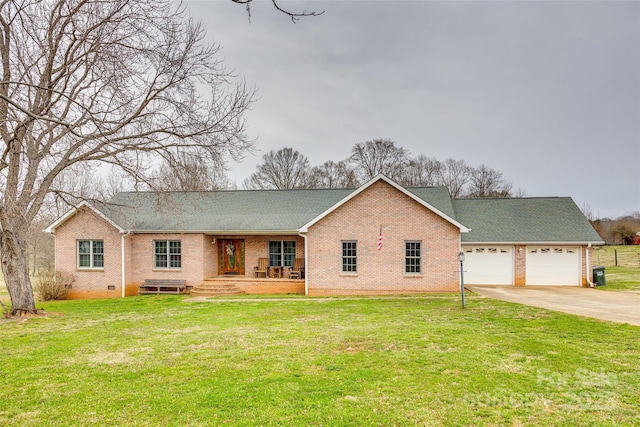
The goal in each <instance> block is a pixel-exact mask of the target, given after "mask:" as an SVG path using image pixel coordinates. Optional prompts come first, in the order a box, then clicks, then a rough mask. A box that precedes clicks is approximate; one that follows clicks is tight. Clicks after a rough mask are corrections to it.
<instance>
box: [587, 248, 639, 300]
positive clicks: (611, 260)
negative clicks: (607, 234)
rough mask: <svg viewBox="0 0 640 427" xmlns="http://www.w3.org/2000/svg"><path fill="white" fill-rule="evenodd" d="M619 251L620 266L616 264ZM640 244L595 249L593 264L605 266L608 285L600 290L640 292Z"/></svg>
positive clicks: (600, 287)
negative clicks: (616, 254)
mask: <svg viewBox="0 0 640 427" xmlns="http://www.w3.org/2000/svg"><path fill="white" fill-rule="evenodd" d="M615 252H617V253H618V266H617V267H616V265H615ZM639 254H640V246H600V247H596V248H595V249H594V251H593V259H592V264H593V265H594V266H596V265H599V266H604V267H605V272H604V273H605V280H606V282H607V284H606V286H599V287H598V288H597V289H599V290H609V291H639V292H640V255H639Z"/></svg>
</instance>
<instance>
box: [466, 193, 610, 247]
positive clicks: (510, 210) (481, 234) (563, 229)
mask: <svg viewBox="0 0 640 427" xmlns="http://www.w3.org/2000/svg"><path fill="white" fill-rule="evenodd" d="M453 207H454V210H455V213H456V219H457V220H458V221H460V222H461V223H463V224H464V225H466V226H467V227H469V228H471V231H470V232H469V233H463V234H462V242H463V243H471V242H474V243H475V242H478V243H481V242H492V243H493V242H495V243H498V242H505V243H507V242H508V243H515V242H523V243H532V242H549V243H551V242H566V243H571V242H575V243H603V242H602V239H601V238H600V236H599V235H598V233H596V231H595V230H594V229H593V227H592V226H591V224H590V223H589V221H588V220H587V219H586V218H585V216H584V215H583V214H582V212H581V211H580V209H579V208H578V207H577V206H576V204H575V203H574V201H573V200H572V199H571V198H570V197H541V198H517V199H515V198H514V199H455V200H453Z"/></svg>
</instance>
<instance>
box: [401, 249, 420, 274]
mask: <svg viewBox="0 0 640 427" xmlns="http://www.w3.org/2000/svg"><path fill="white" fill-rule="evenodd" d="M421 260H422V256H421V251H420V242H404V272H405V273H420V272H421V270H420V266H421V264H422V262H421Z"/></svg>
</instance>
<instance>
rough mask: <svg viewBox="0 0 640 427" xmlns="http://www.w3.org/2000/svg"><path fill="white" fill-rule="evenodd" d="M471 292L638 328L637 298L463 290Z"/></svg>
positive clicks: (588, 292)
mask: <svg viewBox="0 0 640 427" xmlns="http://www.w3.org/2000/svg"><path fill="white" fill-rule="evenodd" d="M465 288H467V289H469V290H470V291H472V292H475V293H477V294H480V295H482V296H485V297H489V298H494V299H498V300H502V301H509V302H515V303H520V304H525V305H531V306H534V307H540V308H546V309H549V310H555V311H561V312H563V313H570V314H577V315H579V316H586V317H593V318H594V319H600V320H608V321H610V322H617V323H629V324H631V325H638V326H640V294H636V293H630V292H608V291H600V290H595V289H591V288H579V287H561V286H528V287H525V288H516V287H513V286H477V285H471V286H465Z"/></svg>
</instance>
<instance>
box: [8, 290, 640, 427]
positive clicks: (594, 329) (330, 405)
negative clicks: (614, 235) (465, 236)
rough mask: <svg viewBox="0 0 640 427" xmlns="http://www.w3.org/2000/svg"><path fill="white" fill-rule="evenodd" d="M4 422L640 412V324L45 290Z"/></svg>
mask: <svg viewBox="0 0 640 427" xmlns="http://www.w3.org/2000/svg"><path fill="white" fill-rule="evenodd" d="M38 305H39V307H40V306H41V307H42V308H45V309H46V310H47V311H49V312H60V313H62V314H60V315H59V316H50V317H48V318H32V319H29V320H26V321H15V320H11V321H7V320H5V321H2V322H1V323H0V346H1V349H0V350H1V351H0V394H1V395H0V425H23V426H35V425H38V426H40V425H46V426H69V425H72V426H90V425H101V426H102V425H121V426H122V425H124V426H127V425H136V426H176V425H180V426H182V425H189V426H205V425H216V426H217V425H225V424H226V425H241V426H256V425H265V426H270V425H286V426H296V425H304V426H306V425H326V426H336V425H340V426H349V425H352V426H362V425H379V426H380V425H385V426H392V425H401V426H404V425H427V426H440V425H534V426H535V425H538V426H550V425H593V426H595V425H598V426H599V425H634V424H636V425H637V423H638V419H640V395H639V394H638V389H640V348H639V344H638V333H639V332H640V329H639V328H638V327H633V326H629V325H621V324H613V323H607V322H600V321H595V320H590V319H584V318H579V317H576V316H571V315H564V314H560V313H555V312H550V311H545V310H541V309H537V308H532V307H525V306H521V305H516V304H509V303H505V302H500V301H493V300H490V299H485V298H480V297H477V296H474V295H473V294H470V295H468V298H467V308H466V309H464V310H463V309H461V308H460V301H459V298H458V297H457V296H456V295H435V296H433V297H430V296H427V297H424V296H423V297H421V298H406V297H405V298H390V297H386V298H359V299H296V298H290V299H288V300H284V301H268V300H262V301H260V300H249V299H247V300H245V301H241V302H230V301H226V302H225V301H217V302H206V303H188V302H184V297H181V296H145V297H130V298H125V299H116V300H89V301H62V302H50V303H41V304H38Z"/></svg>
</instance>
